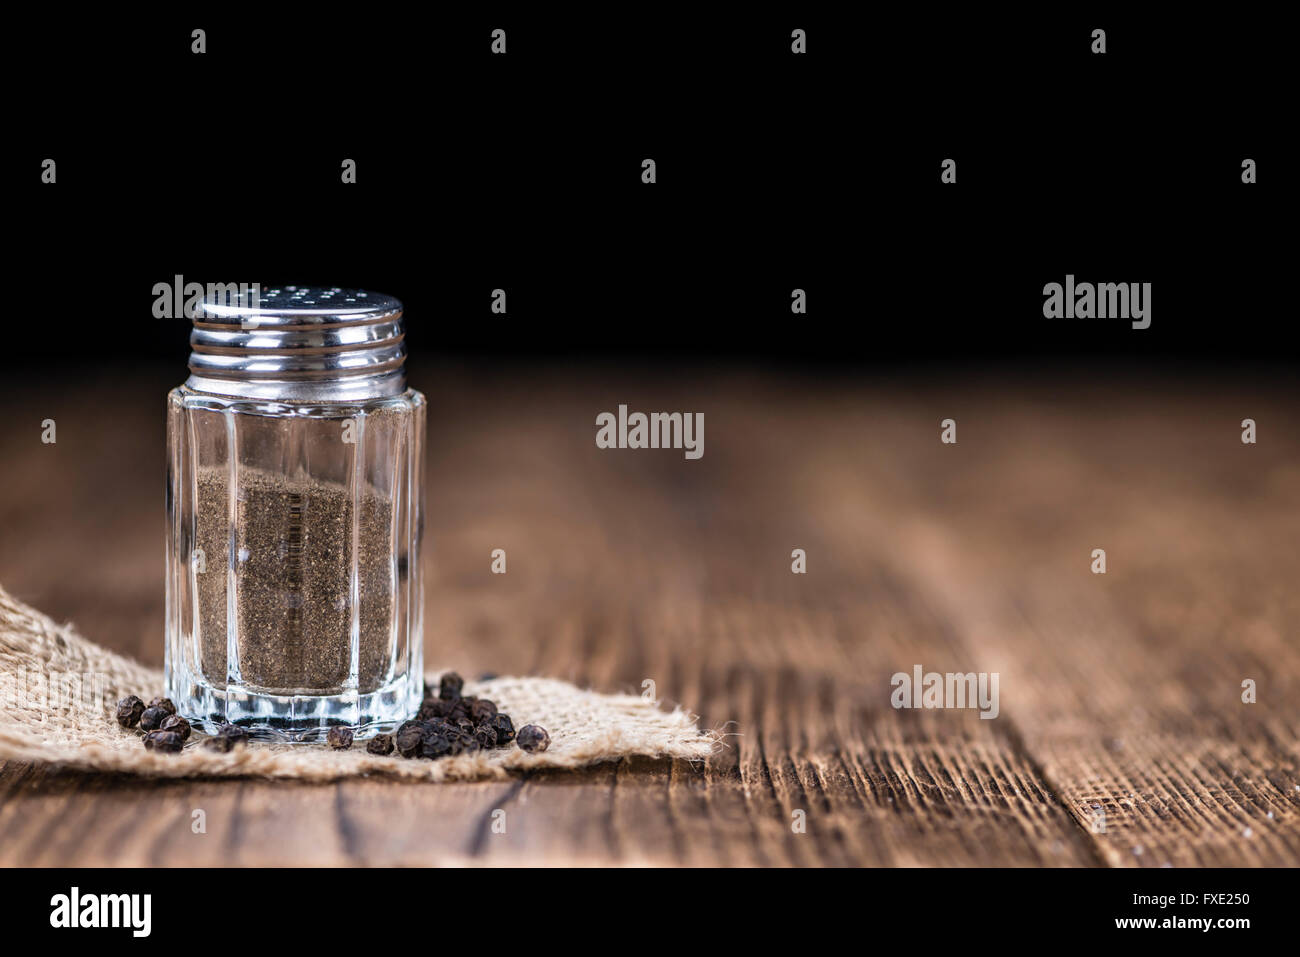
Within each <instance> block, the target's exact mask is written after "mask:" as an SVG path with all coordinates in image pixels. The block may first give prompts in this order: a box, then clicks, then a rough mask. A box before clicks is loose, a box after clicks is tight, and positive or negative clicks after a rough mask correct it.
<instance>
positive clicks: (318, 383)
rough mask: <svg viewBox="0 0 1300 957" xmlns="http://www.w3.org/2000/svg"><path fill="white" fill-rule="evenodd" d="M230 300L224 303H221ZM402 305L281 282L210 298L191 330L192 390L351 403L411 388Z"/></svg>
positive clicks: (381, 298)
mask: <svg viewBox="0 0 1300 957" xmlns="http://www.w3.org/2000/svg"><path fill="white" fill-rule="evenodd" d="M222 298H224V299H225V301H221V299H222ZM405 334H406V333H405V324H404V322H403V320H402V304H401V302H399V301H398V300H396V299H394V298H393V297H392V296H385V295H382V294H379V293H372V292H365V291H363V290H360V289H339V288H323V287H316V286H281V287H276V288H272V289H267V290H264V291H260V290H254V292H253V293H252V295H250V296H246V297H244V298H242V299H241V298H240V297H238V296H236V295H234V293H233V291H232V293H231V295H230V296H229V297H219V296H212V295H209V297H208V298H207V299H205V301H204V303H203V310H202V313H201V314H200V315H199V316H198V317H196V318H195V319H194V331H193V332H192V333H191V334H190V349H191V352H190V363H189V365H190V373H191V374H190V379H189V381H188V382H187V383H186V384H187V385H188V386H189V387H190V388H192V389H196V390H198V391H201V392H214V393H217V394H219V395H235V396H242V397H249V398H258V399H272V400H274V399H277V398H283V399H286V400H314V401H350V400H354V399H362V398H371V397H377V396H384V395H396V394H399V393H401V392H402V391H403V390H405V388H406V379H405V374H404V373H403V364H404V363H405V361H406V346H405V342H404V339H405Z"/></svg>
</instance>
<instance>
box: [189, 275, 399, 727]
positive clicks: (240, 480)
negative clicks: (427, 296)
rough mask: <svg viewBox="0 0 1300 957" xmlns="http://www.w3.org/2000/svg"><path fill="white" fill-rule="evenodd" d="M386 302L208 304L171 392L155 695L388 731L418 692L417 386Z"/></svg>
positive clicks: (316, 299) (294, 722)
mask: <svg viewBox="0 0 1300 957" xmlns="http://www.w3.org/2000/svg"><path fill="white" fill-rule="evenodd" d="M403 338H404V325H403V320H402V304H401V303H400V302H398V301H397V300H396V299H394V298H392V297H390V296H383V295H377V294H375V293H366V292H362V291H360V290H352V289H323V288H309V287H302V286H287V287H283V288H277V289H270V290H265V291H263V292H262V293H261V294H260V295H259V296H258V298H257V299H256V301H254V302H251V303H237V304H233V305H232V304H228V303H227V304H218V303H212V304H205V306H204V309H203V311H202V313H201V314H199V315H198V316H197V317H196V318H195V319H194V329H193V332H192V333H191V336H190V346H191V350H192V351H191V354H190V362H189V368H190V376H189V379H188V380H187V381H186V382H185V384H184V385H182V386H179V387H178V388H176V389H173V390H172V391H171V393H170V394H169V395H168V397H167V448H168V468H167V524H168V531H167V606H166V617H167V652H166V658H167V693H168V696H169V697H170V698H171V699H172V700H173V701H174V702H175V703H176V706H177V708H178V710H179V711H180V712H181V713H182V714H183V715H185V717H187V718H188V719H190V720H191V722H196V723H197V724H198V725H199V726H201V727H203V728H204V729H205V730H207V731H209V732H214V731H216V730H217V727H218V726H219V725H220V724H222V723H225V722H230V723H233V724H237V725H241V726H243V727H246V728H248V729H249V730H250V731H252V732H253V733H254V734H256V735H259V736H268V737H275V738H280V739H285V740H293V741H310V740H318V739H322V738H323V737H324V736H325V734H326V732H327V731H328V729H329V728H330V727H332V726H339V725H341V726H346V727H348V728H351V729H352V730H353V732H354V734H356V735H357V736H358V737H366V736H369V735H372V734H375V733H379V732H384V731H391V730H392V729H393V728H395V727H396V726H397V725H398V724H399V723H400V722H402V721H404V720H406V719H408V718H410V717H411V716H412V715H413V714H414V713H415V712H416V711H417V710H418V708H419V706H420V700H421V697H422V693H423V667H422V658H423V647H422V636H423V607H424V605H423V595H422V587H421V574H420V545H421V538H422V532H423V524H424V501H423V488H424V476H423V462H424V427H425V399H424V396H423V395H421V394H420V393H419V392H416V391H414V390H412V389H408V388H407V387H406V375H405V371H404V362H405V359H406V348H405V345H404V343H403Z"/></svg>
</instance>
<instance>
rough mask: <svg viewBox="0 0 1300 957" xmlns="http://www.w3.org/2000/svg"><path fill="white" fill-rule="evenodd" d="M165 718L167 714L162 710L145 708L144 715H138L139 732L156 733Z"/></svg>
mask: <svg viewBox="0 0 1300 957" xmlns="http://www.w3.org/2000/svg"><path fill="white" fill-rule="evenodd" d="M166 717H168V714H167V712H166V711H164V710H163V709H162V708H145V709H144V713H143V714H141V715H140V730H141V731H157V730H158V729H159V728H161V727H162V723H163V719H164V718H166Z"/></svg>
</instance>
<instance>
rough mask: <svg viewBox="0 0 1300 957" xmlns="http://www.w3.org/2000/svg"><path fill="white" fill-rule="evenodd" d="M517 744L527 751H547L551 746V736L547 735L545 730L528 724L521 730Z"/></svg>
mask: <svg viewBox="0 0 1300 957" xmlns="http://www.w3.org/2000/svg"><path fill="white" fill-rule="evenodd" d="M515 743H516V744H518V745H519V747H521V748H523V749H524V750H525V751H528V752H530V753H531V752H533V751H545V750H546V749H547V748H549V747H550V746H551V736H550V735H549V734H547V733H546V729H545V728H539V727H538V726H537V725H535V724H526V725H524V726H523V727H522V728H520V729H519V735H518V737H516V739H515Z"/></svg>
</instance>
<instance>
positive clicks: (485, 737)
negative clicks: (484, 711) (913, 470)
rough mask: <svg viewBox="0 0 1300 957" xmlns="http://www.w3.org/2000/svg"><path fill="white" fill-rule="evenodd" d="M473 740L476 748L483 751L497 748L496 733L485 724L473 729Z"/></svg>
mask: <svg viewBox="0 0 1300 957" xmlns="http://www.w3.org/2000/svg"><path fill="white" fill-rule="evenodd" d="M474 740H475V741H477V742H478V746H479V747H480V748H483V749H485V750H486V749H488V748H495V747H496V746H497V733H496V732H495V731H493V730H492V728H491V727H489V726H488V725H486V724H480V725H479V726H478V727H477V728H475V729H474Z"/></svg>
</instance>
